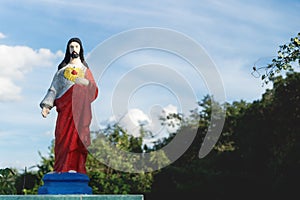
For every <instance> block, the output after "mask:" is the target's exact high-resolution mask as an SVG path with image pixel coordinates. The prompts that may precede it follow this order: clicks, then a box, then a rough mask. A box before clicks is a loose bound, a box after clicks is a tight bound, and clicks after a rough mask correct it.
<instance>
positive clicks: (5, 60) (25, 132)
mask: <svg viewBox="0 0 300 200" xmlns="http://www.w3.org/2000/svg"><path fill="white" fill-rule="evenodd" d="M299 10H300V2H299V1H296V0H295V1H291V0H290V1H279V0H277V1H276V0H274V1H256V0H254V1H238V0H228V1H221V0H218V1H209V0H177V1H174V0H164V1H161V0H160V1H158V0H153V1H128V0H124V1H121V0H102V1H96V0H89V1H79V0H73V1H66V0H39V1H38V0H26V1H12V0H2V1H1V3H0V18H1V20H0V56H1V63H0V67H1V71H0V84H1V88H0V111H1V115H0V168H3V167H16V168H18V169H24V167H25V166H26V167H30V166H33V165H35V164H37V163H38V162H39V161H40V157H39V155H38V151H41V152H42V153H43V154H44V155H45V154H46V153H47V152H48V149H47V148H48V146H49V145H50V141H51V139H52V138H53V132H54V126H55V119H56V112H55V110H52V111H51V114H50V116H49V117H48V118H47V119H43V118H42V117H41V115H40V108H39V106H38V104H39V102H40V101H41V99H42V98H43V96H44V95H45V92H46V90H47V89H48V87H49V85H50V82H51V79H52V76H53V74H54V73H55V70H56V67H57V64H58V63H59V62H60V61H61V59H62V58H63V54H64V51H65V45H66V43H67V41H68V40H69V39H70V38H71V37H73V36H77V37H80V38H81V40H82V41H83V45H84V50H85V54H86V55H92V53H93V52H94V51H95V50H97V46H98V45H99V44H101V43H102V42H103V41H105V40H107V39H109V38H110V37H112V36H114V35H117V34H120V33H122V32H124V31H128V30H132V29H138V28H144V27H158V28H164V29H169V30H174V31H177V32H178V33H182V34H184V35H186V36H188V37H190V38H192V39H193V40H194V41H196V42H197V43H198V44H199V45H201V46H202V47H203V49H205V51H206V52H207V54H208V55H209V57H210V58H211V59H212V60H213V62H214V64H215V65H216V68H217V70H218V72H219V74H220V76H221V78H222V82H223V87H224V91H225V94H226V101H229V102H231V101H234V100H237V101H238V100H246V101H248V102H252V101H254V100H257V99H259V98H261V94H262V93H263V92H264V91H265V89H266V87H262V86H261V84H262V82H261V81H260V80H259V79H257V78H254V77H253V76H251V72H252V71H251V70H252V66H253V64H254V63H255V62H256V61H257V60H258V59H259V58H266V59H265V60H268V59H269V58H270V57H271V56H274V55H276V52H277V50H278V46H279V45H281V44H284V43H286V42H288V41H289V39H290V38H291V37H293V36H295V35H296V34H297V33H298V32H299V20H300V14H299ZM115 48H116V49H117V48H118V46H116V47H115ZM191 51H192V50H191ZM263 60H264V59H263ZM151 62H152V63H153V62H155V63H160V64H161V63H163V65H165V66H175V64H174V63H175V62H176V63H177V65H178V63H180V65H181V66H183V65H185V64H186V63H183V61H182V60H181V59H180V58H178V57H176V56H175V57H174V56H173V57H172V55H170V54H167V53H164V52H158V51H150V50H148V51H143V52H135V53H133V54H130V55H128V56H123V57H122V58H120V59H118V60H117V61H116V62H114V63H113V64H112V65H111V68H110V70H108V71H107V74H106V77H105V78H104V79H103V80H102V82H100V83H99V86H100V92H101V93H100V96H99V97H100V98H101V99H100V98H99V101H97V103H98V102H99V107H98V108H97V109H100V111H99V112H101V114H99V117H98V118H99V119H98V120H99V121H102V120H104V121H105V119H108V118H110V119H112V118H114V117H116V116H111V113H110V112H109V111H108V110H106V109H105V107H104V106H103V107H101V101H102V100H103V102H106V103H109V102H108V101H109V99H105V97H107V96H110V95H111V90H112V89H113V86H112V87H109V86H108V85H109V83H112V82H110V80H111V81H117V79H116V77H122V74H121V73H122V70H124V69H125V68H126V66H128V65H129V64H130V65H131V66H141V65H143V64H148V63H151ZM91 69H92V70H93V66H91ZM176 69H177V70H180V68H176ZM180 74H185V79H189V81H190V83H191V85H192V86H191V87H193V88H194V89H195V90H196V91H195V92H196V95H197V98H198V99H199V100H200V99H201V94H204V93H205V92H207V89H205V84H203V82H202V83H199V85H201V86H199V88H200V89H199V88H197V86H196V85H197V84H198V83H197V78H193V73H192V72H189V71H181V72H180ZM96 78H97V77H96ZM118 80H121V79H118ZM174 84H175V83H174ZM106 86H107V88H106ZM156 86H157V85H152V86H149V87H146V86H145V87H144V88H146V89H147V90H137V91H136V93H135V95H133V96H134V98H131V99H130V100H128V101H129V105H130V106H129V108H130V109H131V108H132V109H133V110H134V109H135V111H136V112H133V113H135V118H139V119H142V120H148V121H149V117H151V116H150V115H151V112H152V111H153V112H154V111H155V109H154V110H151V111H149V108H148V107H149V106H150V107H151V106H153V105H156V104H157V102H156V101H157V100H156V99H155V98H150V97H154V95H150V97H147V98H141V97H144V96H145V95H147V94H155V93H156V94H157V93H159V90H160V89H165V88H163V87H156ZM200 90H201V91H202V92H199V91H200ZM171 93H172V92H171ZM171 93H168V94H166V93H164V92H161V93H159V94H166V95H160V96H161V98H162V99H159V103H160V105H159V106H160V107H163V108H168V109H175V110H176V109H178V105H176V98H174V94H171ZM176 95H179V96H180V95H181V96H184V95H183V94H176ZM176 95H175V96H176ZM145 99H147V100H145ZM177 103H178V102H177ZM103 104H104V103H103ZM143 107H147V108H146V109H145V110H143ZM154 107H155V106H154ZM136 108H138V109H137V110H136ZM147 109H148V110H147ZM141 110H142V112H141ZM148 111H149V112H148ZM148 113H150V114H148ZM123 122H124V123H125V124H126V123H128V121H126V120H125V121H123Z"/></svg>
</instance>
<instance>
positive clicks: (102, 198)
mask: <svg viewBox="0 0 300 200" xmlns="http://www.w3.org/2000/svg"><path fill="white" fill-rule="evenodd" d="M59 199H62V200H143V199H144V196H143V195H139V194H135V195H114V194H108V195H0V200H59Z"/></svg>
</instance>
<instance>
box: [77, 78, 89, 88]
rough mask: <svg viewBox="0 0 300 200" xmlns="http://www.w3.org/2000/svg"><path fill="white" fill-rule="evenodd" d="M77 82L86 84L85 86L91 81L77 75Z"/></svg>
mask: <svg viewBox="0 0 300 200" xmlns="http://www.w3.org/2000/svg"><path fill="white" fill-rule="evenodd" d="M75 83H76V84H80V85H85V86H87V85H88V84H89V83H90V82H89V80H87V79H86V78H80V77H77V78H76V79H75Z"/></svg>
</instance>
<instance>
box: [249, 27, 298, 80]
mask: <svg viewBox="0 0 300 200" xmlns="http://www.w3.org/2000/svg"><path fill="white" fill-rule="evenodd" d="M299 46H300V32H299V33H298V35H297V36H296V37H294V38H291V39H290V42H289V43H287V44H284V45H281V46H279V50H278V52H277V56H276V58H274V59H273V60H272V62H271V63H269V64H268V65H267V66H263V67H260V68H258V69H257V68H256V67H255V66H254V67H253V70H254V71H257V72H258V71H259V70H261V69H264V70H265V73H264V74H262V75H261V79H262V80H263V81H264V83H266V84H268V83H269V81H272V80H273V79H274V78H275V77H276V76H277V75H279V74H280V73H282V72H283V71H290V72H292V71H294V68H295V66H296V65H298V67H299V66H300V49H299Z"/></svg>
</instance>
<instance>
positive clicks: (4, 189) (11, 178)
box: [0, 168, 17, 194]
mask: <svg viewBox="0 0 300 200" xmlns="http://www.w3.org/2000/svg"><path fill="white" fill-rule="evenodd" d="M16 177H17V170H15V169H10V168H5V169H0V194H16V192H17V190H16V188H15V180H16Z"/></svg>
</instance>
